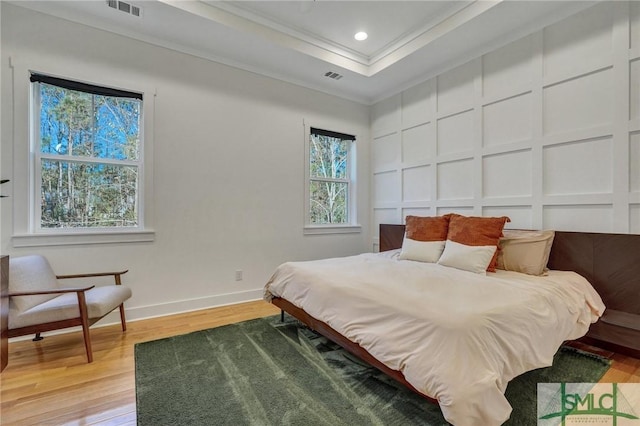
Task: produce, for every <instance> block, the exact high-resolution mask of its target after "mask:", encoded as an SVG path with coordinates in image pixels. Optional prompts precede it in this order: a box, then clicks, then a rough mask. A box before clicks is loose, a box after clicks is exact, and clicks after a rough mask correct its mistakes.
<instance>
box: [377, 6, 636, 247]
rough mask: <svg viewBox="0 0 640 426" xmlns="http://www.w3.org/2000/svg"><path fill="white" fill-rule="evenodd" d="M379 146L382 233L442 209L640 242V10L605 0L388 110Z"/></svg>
mask: <svg viewBox="0 0 640 426" xmlns="http://www.w3.org/2000/svg"><path fill="white" fill-rule="evenodd" d="M372 137H373V142H372V148H371V149H372V164H371V168H372V175H373V178H372V179H373V180H372V194H373V201H372V205H373V218H372V231H373V235H374V237H377V233H378V225H379V224H380V223H383V222H384V223H401V222H403V221H404V217H405V216H406V215H408V214H417V215H436V214H438V215H439V214H443V213H447V212H459V213H461V214H468V215H483V216H496V215H500V216H501V215H507V216H509V217H510V218H511V220H512V222H511V223H510V224H508V226H510V227H513V228H534V229H536V228H537V229H539V228H551V229H558V230H571V231H593V232H620V233H640V3H638V2H631V3H626V2H603V4H600V5H596V6H594V7H592V8H590V9H587V10H586V11H584V12H582V13H580V14H578V15H574V16H572V17H569V18H567V19H565V20H564V21H561V22H559V23H557V24H554V25H552V26H549V27H547V28H545V29H544V30H542V31H539V32H537V33H535V34H532V35H530V36H528V37H526V38H523V39H521V40H518V41H516V42H513V43H511V44H509V45H507V46H504V47H503V48H500V49H498V50H495V51H493V52H490V53H488V54H486V55H484V56H482V57H480V58H477V59H475V60H473V61H471V62H468V63H466V64H464V65H462V66H460V67H458V68H456V69H453V70H451V71H448V72H446V73H443V74H441V75H439V76H437V77H435V78H433V79H431V80H428V81H426V82H424V83H422V84H420V85H417V86H415V87H413V88H411V89H409V90H406V91H404V92H402V93H400V94H398V95H396V96H392V97H390V98H388V99H386V100H383V101H381V102H379V103H377V104H376V105H374V106H373V108H372ZM376 240H377V239H376V238H374V240H373V242H374V246H375V244H376Z"/></svg>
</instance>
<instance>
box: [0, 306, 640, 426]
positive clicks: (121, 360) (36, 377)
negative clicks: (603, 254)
mask: <svg viewBox="0 0 640 426" xmlns="http://www.w3.org/2000/svg"><path fill="white" fill-rule="evenodd" d="M278 312H279V310H278V309H277V308H275V307H274V306H272V305H269V304H267V303H265V302H262V301H257V302H249V303H243V304H239V305H232V306H225V307H220V308H213V309H207V310H202V311H196V312H191V313H186V314H180V315H172V316H167V317H161V318H154V319H149V320H142V321H134V322H129V323H128V325H127V332H126V333H122V331H121V330H120V326H119V325H114V326H108V327H101V328H94V329H92V330H91V337H92V342H93V351H94V361H93V363H91V364H88V363H87V362H86V357H85V351H84V344H83V342H82V334H81V333H80V332H74V333H69V334H63V335H56V336H48V337H45V339H44V340H42V341H40V342H37V343H34V342H32V341H31V340H27V341H21V342H14V343H11V344H10V345H9V365H8V367H7V369H6V370H5V371H4V372H3V373H2V374H1V375H0V388H1V392H0V424H2V425H21V426H22V425H61V424H70V425H96V424H100V425H135V424H136V407H135V376H134V358H133V346H134V344H135V343H138V342H144V341H148V340H155V339H159V338H162V337H168V336H173V335H177V334H184V333H189V332H191V331H195V330H202V329H206V328H211V327H216V326H220V325H226V324H231V323H234V322H239V321H244V320H248V319H252V318H258V317H263V316H268V315H274V314H277V313H278ZM613 360H614V362H613V365H612V367H611V369H610V370H609V371H608V372H607V374H606V375H605V376H604V377H603V378H602V380H601V381H602V382H617V383H623V382H640V359H635V358H630V357H626V356H624V355H619V354H614V355H613Z"/></svg>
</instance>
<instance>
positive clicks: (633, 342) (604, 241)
mask: <svg viewBox="0 0 640 426" xmlns="http://www.w3.org/2000/svg"><path fill="white" fill-rule="evenodd" d="M403 237H404V225H387V224H381V225H380V251H387V250H393V249H397V248H401V247H402V239H403ZM548 267H549V269H555V270H561V271H575V272H577V273H578V274H580V275H582V276H583V277H585V278H586V279H587V280H588V281H589V282H590V283H591V284H592V285H593V287H594V288H595V289H596V291H597V292H598V294H600V297H601V298H602V300H603V302H604V304H605V306H606V307H607V309H606V311H605V314H604V316H603V317H602V318H601V319H600V321H598V322H597V323H595V324H593V325H592V326H591V328H590V329H589V333H588V334H587V337H586V338H585V339H584V340H585V341H587V342H588V343H593V344H597V345H599V346H601V347H605V348H608V349H613V350H616V351H618V352H622V353H627V354H630V355H632V356H635V357H636V358H640V235H635V234H600V233H591V232H564V231H556V234H555V237H554V240H553V246H552V247H551V255H550V257H549V264H548Z"/></svg>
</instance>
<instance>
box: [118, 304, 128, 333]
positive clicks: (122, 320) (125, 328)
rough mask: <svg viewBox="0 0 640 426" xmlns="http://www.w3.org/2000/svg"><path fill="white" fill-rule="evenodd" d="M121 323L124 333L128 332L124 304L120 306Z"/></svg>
mask: <svg viewBox="0 0 640 426" xmlns="http://www.w3.org/2000/svg"><path fill="white" fill-rule="evenodd" d="M120 323H121V324H122V331H123V332H124V331H127V320H126V319H125V317H124V303H121V304H120Z"/></svg>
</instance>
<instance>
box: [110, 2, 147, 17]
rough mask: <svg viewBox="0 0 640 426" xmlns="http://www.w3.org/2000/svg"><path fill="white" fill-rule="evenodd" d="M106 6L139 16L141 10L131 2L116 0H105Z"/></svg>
mask: <svg viewBox="0 0 640 426" xmlns="http://www.w3.org/2000/svg"><path fill="white" fill-rule="evenodd" d="M107 6H109V7H110V8H112V9H116V10H119V11H121V12H124V13H127V14H129V15H133V16H140V14H141V12H142V10H141V9H140V8H139V7H138V6H134V5H132V4H131V3H127V2H124V1H118V0H107Z"/></svg>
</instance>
